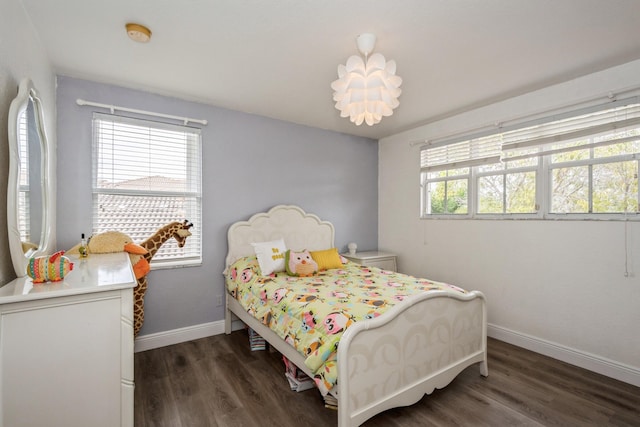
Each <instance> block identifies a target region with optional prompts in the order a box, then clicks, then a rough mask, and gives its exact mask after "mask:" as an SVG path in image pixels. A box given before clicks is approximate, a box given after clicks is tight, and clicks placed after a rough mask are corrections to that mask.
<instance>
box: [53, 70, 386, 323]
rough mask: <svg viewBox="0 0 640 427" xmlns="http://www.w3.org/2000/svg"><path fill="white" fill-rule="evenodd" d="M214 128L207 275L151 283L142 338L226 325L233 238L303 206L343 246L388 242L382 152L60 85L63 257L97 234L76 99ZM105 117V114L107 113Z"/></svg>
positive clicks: (183, 272)
mask: <svg viewBox="0 0 640 427" xmlns="http://www.w3.org/2000/svg"><path fill="white" fill-rule="evenodd" d="M77 98H82V99H85V100H89V101H94V102H100V103H105V104H115V105H120V106H126V107H129V108H136V109H142V110H150V111H156V112H162V113H165V114H175V115H180V116H187V117H193V118H198V119H206V120H208V122H209V124H208V125H207V126H205V127H203V128H202V145H203V150H202V151H203V159H202V163H203V215H202V224H195V226H196V227H200V228H201V230H202V232H203V265H202V266H200V267H189V268H178V269H173V270H155V271H152V272H151V273H149V290H148V292H147V295H146V300H145V324H144V326H143V328H142V330H141V332H140V335H145V334H150V333H156V332H162V331H168V330H173V329H177V328H182V327H187V326H192V325H198V324H203V323H207V322H213V321H217V320H222V319H223V318H224V310H223V307H221V306H216V297H217V295H223V278H222V274H221V272H222V270H223V268H224V258H225V256H226V250H227V242H226V232H227V229H228V227H229V226H230V225H231V224H232V223H233V222H235V221H238V220H244V219H247V218H249V217H250V216H251V215H252V214H253V213H255V212H259V211H264V210H267V209H269V208H270V207H272V206H274V205H277V204H295V205H299V206H301V207H302V208H303V209H305V210H306V211H307V212H311V213H315V214H317V215H318V216H319V217H320V218H322V219H325V220H328V221H331V222H332V223H333V224H334V226H335V228H336V246H338V248H339V249H340V250H346V245H347V243H348V242H351V241H355V242H357V243H358V247H359V248H362V249H363V250H366V249H373V248H376V245H377V240H378V231H377V230H378V205H377V204H378V143H377V142H376V141H373V140H370V139H366V138H361V137H354V136H350V135H345V134H340V133H336V132H330V131H326V130H322V129H316V128H311V127H306V126H300V125H296V124H292V123H287V122H283V121H279V120H273V119H269V118H266V117H261V116H256V115H252V114H247V113H241V112H237V111H230V110H226V109H222V108H217V107H212V106H209V105H204V104H200V103H196V102H189V101H184V100H179V99H175V98H169V97H165V96H159V95H155V94H150V93H146V92H141V91H137V90H131V89H126V88H122V87H116V86H111V85H105V84H101V83H95V82H90V81H85V80H78V79H74V78H70V77H64V76H59V77H58V88H57V113H58V172H57V179H58V216H57V242H58V247H59V248H61V249H68V248H70V247H72V246H73V245H74V244H75V243H77V240H78V236H80V234H81V233H83V232H85V233H86V232H89V230H91V118H92V113H93V111H94V110H96V109H95V108H92V107H80V106H78V105H77V104H76V99H77ZM99 111H102V112H104V110H99Z"/></svg>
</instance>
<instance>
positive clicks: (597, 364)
mask: <svg viewBox="0 0 640 427" xmlns="http://www.w3.org/2000/svg"><path fill="white" fill-rule="evenodd" d="M487 335H488V336H489V337H491V338H495V339H497V340H500V341H504V342H507V343H509V344H513V345H516V346H518V347H522V348H526V349H527V350H531V351H534V352H536V353H540V354H543V355H545V356H549V357H552V358H554V359H558V360H561V361H563V362H566V363H569V364H571V365H575V366H579V367H580V368H584V369H588V370H590V371H593V372H596V373H598V374H601V375H604V376H607V377H610V378H614V379H616V380H619V381H623V382H625V383H629V384H632V385H634V386H636V387H640V369H638V368H634V367H632V366H629V365H625V364H623V363H620V362H616V361H614V360H610V359H607V358H604V357H601V356H596V355H594V354H590V353H586V352H583V351H579V350H575V349H573V348H570V347H566V346H563V345H561V344H556V343H554V342H551V341H545V340H543V339H540V338H538V337H534V336H531V335H527V334H523V333H520V332H516V331H512V330H510V329H506V328H503V327H501V326H497V325H491V324H489V325H487ZM489 370H491V366H489Z"/></svg>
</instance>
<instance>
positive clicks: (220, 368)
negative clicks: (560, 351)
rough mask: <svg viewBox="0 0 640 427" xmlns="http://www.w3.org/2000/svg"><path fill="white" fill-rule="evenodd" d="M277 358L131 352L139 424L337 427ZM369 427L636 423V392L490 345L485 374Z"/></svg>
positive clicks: (242, 336) (227, 341) (226, 350)
mask: <svg viewBox="0 0 640 427" xmlns="http://www.w3.org/2000/svg"><path fill="white" fill-rule="evenodd" d="M283 372H284V366H283V364H282V360H281V357H280V355H279V354H278V353H277V352H274V351H257V352H252V351H250V350H249V343H248V337H247V333H246V332H245V331H236V332H234V333H232V334H231V335H228V336H227V335H217V336H213V337H209V338H203V339H200V340H195V341H190V342H186V343H181V344H177V345H173V346H169V347H163V348H159V349H155V350H149V351H145V352H141V353H136V355H135V381H136V388H135V425H136V427H151V426H154V427H160V426H175V427H198V426H243V427H244V426H249V427H251V426H261V427H262V426H283V427H284V426H292V427H293V426H296V427H298V426H335V425H337V413H336V412H335V411H333V410H331V409H326V408H325V407H324V404H323V400H322V398H321V396H320V393H319V392H318V391H317V390H315V389H313V390H308V391H304V392H301V393H296V392H294V391H291V390H290V389H289V385H288V383H287V381H286V379H285V377H284V374H283ZM364 425H365V426H367V427H374V426H379V427H382V426H385V427H387V426H452V425H463V426H469V425H472V426H507V425H523V426H540V425H544V426H586V425H592V426H608V425H611V426H636V427H637V426H640V388H638V387H633V386H631V385H628V384H625V383H621V382H618V381H615V380H612V379H609V378H606V377H603V376H601V375H598V374H594V373H592V372H589V371H585V370H583V369H580V368H576V367H574V366H571V365H568V364H565V363H563V362H559V361H557V360H553V359H550V358H548V357H544V356H541V355H538V354H535V353H532V352H530V351H527V350H523V349H521V348H518V347H514V346H512V345H509V344H506V343H503V342H500V341H496V340H491V339H490V340H489V377H488V378H483V377H481V376H480V374H479V370H478V368H477V367H476V366H473V367H470V368H467V369H466V370H465V371H464V372H462V374H461V375H460V376H458V378H456V379H455V380H454V381H453V382H452V383H451V384H449V386H447V387H446V388H444V389H442V390H436V391H435V392H434V393H433V394H431V395H430V396H425V397H424V398H423V399H422V400H420V401H419V402H418V403H416V404H415V405H412V406H409V407H405V408H397V409H391V410H389V411H386V412H384V413H382V414H379V415H377V416H375V417H374V418H372V419H370V420H369V421H367V422H366V423H365V424H364Z"/></svg>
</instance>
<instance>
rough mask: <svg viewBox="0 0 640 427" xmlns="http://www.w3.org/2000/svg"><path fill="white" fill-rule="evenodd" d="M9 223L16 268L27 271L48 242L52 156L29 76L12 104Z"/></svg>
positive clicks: (40, 110)
mask: <svg viewBox="0 0 640 427" xmlns="http://www.w3.org/2000/svg"><path fill="white" fill-rule="evenodd" d="M8 128H9V185H8V188H7V226H8V229H9V248H10V250H11V260H12V261H13V268H14V270H15V272H16V275H17V276H18V277H22V276H25V275H26V274H27V270H26V268H27V261H28V259H29V258H30V257H32V256H39V255H44V254H45V251H46V249H47V247H48V246H49V235H50V234H51V233H50V227H51V224H50V221H51V219H50V218H51V215H50V205H49V194H50V189H49V159H48V150H49V147H48V142H47V137H46V133H45V129H44V117H43V111H42V103H41V101H40V98H38V93H37V91H36V89H35V88H34V87H33V83H32V82H31V80H30V79H28V78H27V79H23V80H22V81H21V82H20V86H19V87H18V95H17V96H16V98H15V99H14V100H13V101H12V102H11V106H10V107H9V123H8Z"/></svg>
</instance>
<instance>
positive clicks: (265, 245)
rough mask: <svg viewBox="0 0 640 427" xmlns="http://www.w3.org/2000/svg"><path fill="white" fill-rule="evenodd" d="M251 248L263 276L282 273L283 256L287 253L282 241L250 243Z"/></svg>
mask: <svg viewBox="0 0 640 427" xmlns="http://www.w3.org/2000/svg"><path fill="white" fill-rule="evenodd" d="M251 246H253V250H254V251H255V253H256V257H257V258H258V264H260V270H261V271H262V275H263V276H268V275H270V274H271V273H274V272H276V273H277V272H279V271H284V255H285V253H286V252H287V247H286V246H285V244H284V239H279V240H273V241H271V242H261V243H252V244H251Z"/></svg>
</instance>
